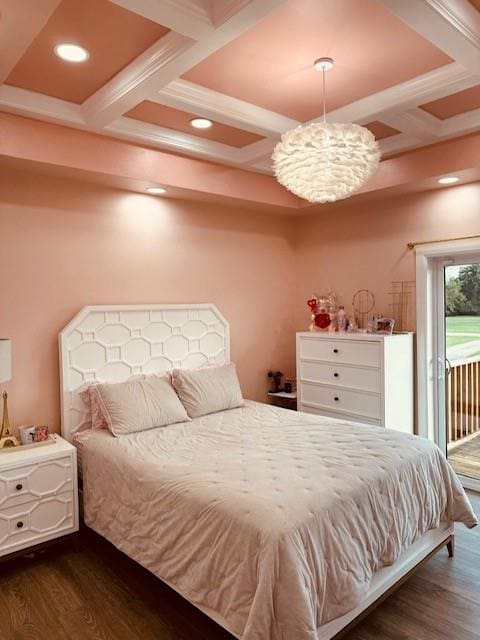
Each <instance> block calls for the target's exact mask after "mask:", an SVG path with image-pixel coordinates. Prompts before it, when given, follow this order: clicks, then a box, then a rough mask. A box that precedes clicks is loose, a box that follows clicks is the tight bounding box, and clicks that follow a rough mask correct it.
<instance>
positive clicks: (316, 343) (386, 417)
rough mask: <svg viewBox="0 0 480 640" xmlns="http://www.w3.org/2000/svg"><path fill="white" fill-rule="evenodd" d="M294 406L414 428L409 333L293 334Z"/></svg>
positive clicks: (407, 429) (408, 429)
mask: <svg viewBox="0 0 480 640" xmlns="http://www.w3.org/2000/svg"><path fill="white" fill-rule="evenodd" d="M296 350H297V396H298V400H297V402H298V410H299V411H304V412H306V413H314V414H318V415H324V416H328V417H331V418H339V419H342V420H349V421H353V422H360V423H365V424H372V425H378V426H383V427H386V428H389V429H395V430H398V431H403V432H404V433H413V432H414V369H413V333H407V332H406V333H395V334H392V335H384V334H367V333H352V334H350V333H318V332H315V333H312V332H309V331H304V332H299V333H297V349H296Z"/></svg>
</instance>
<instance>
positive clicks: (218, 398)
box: [172, 363, 244, 418]
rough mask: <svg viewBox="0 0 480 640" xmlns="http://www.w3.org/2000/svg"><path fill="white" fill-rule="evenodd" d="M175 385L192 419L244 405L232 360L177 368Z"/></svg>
mask: <svg viewBox="0 0 480 640" xmlns="http://www.w3.org/2000/svg"><path fill="white" fill-rule="evenodd" d="M172 384H173V386H174V388H175V391H176V392H177V393H178V396H179V398H180V400H181V401H182V404H183V406H184V407H185V409H186V410H187V413H188V415H189V416H190V417H191V418H198V417H199V416H204V415H205V414H207V413H215V412H217V411H224V410H225V409H234V408H235V407H242V406H243V405H244V401H243V396H242V390H241V389H240V383H239V381H238V377H237V371H236V369H235V365H234V364H233V363H230V364H225V365H223V366H220V367H207V368H205V369H195V370H189V369H174V370H173V372H172Z"/></svg>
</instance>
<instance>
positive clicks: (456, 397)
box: [447, 358, 480, 446]
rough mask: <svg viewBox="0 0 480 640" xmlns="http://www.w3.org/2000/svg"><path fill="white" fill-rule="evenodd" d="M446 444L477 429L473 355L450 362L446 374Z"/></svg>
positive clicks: (479, 394)
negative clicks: (447, 373)
mask: <svg viewBox="0 0 480 640" xmlns="http://www.w3.org/2000/svg"><path fill="white" fill-rule="evenodd" d="M447 408H448V410H447V433H448V444H449V445H450V446H455V444H459V441H461V440H465V439H466V438H470V437H473V436H474V435H475V434H476V433H479V432H480V361H479V360H476V359H475V358H471V359H470V360H464V361H460V362H454V363H452V370H451V372H450V375H449V376H448V378H447Z"/></svg>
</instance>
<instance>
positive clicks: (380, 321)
mask: <svg viewBox="0 0 480 640" xmlns="http://www.w3.org/2000/svg"><path fill="white" fill-rule="evenodd" d="M394 325H395V320H394V319H393V318H375V320H374V321H373V333H378V334H380V335H383V336H391V335H392V333H393V327H394Z"/></svg>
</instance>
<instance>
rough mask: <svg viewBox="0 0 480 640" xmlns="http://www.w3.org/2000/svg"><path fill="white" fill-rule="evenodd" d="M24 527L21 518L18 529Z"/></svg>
mask: <svg viewBox="0 0 480 640" xmlns="http://www.w3.org/2000/svg"><path fill="white" fill-rule="evenodd" d="M22 527H23V522H22V521H21V520H20V522H17V529H21V528H22Z"/></svg>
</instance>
